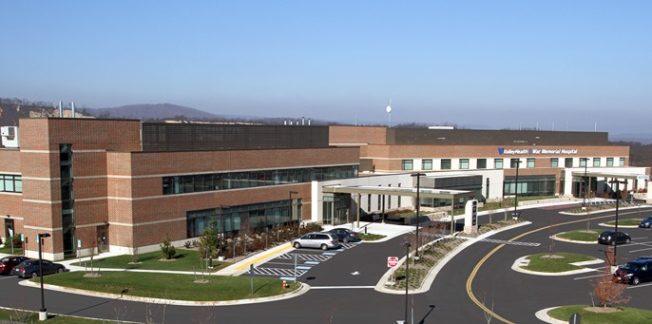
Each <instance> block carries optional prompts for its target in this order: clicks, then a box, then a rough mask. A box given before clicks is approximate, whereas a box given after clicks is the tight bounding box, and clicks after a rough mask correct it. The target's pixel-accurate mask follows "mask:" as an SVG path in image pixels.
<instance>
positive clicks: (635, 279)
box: [614, 259, 652, 285]
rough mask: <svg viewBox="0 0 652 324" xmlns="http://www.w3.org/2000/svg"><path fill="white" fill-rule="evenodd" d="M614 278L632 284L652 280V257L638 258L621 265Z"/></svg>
mask: <svg viewBox="0 0 652 324" xmlns="http://www.w3.org/2000/svg"><path fill="white" fill-rule="evenodd" d="M614 279H615V280H616V281H619V282H622V283H628V284H630V285H638V284H639V283H641V282H645V281H650V280H652V259H642V260H641V259H636V260H634V261H631V262H627V264H625V265H622V266H619V267H618V270H616V272H615V273H614Z"/></svg>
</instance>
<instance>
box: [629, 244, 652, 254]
mask: <svg viewBox="0 0 652 324" xmlns="http://www.w3.org/2000/svg"><path fill="white" fill-rule="evenodd" d="M648 246H649V245H648ZM647 250H652V247H649V248H647V249H638V250H632V251H629V253H636V252H641V251H647Z"/></svg>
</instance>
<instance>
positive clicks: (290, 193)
mask: <svg viewBox="0 0 652 324" xmlns="http://www.w3.org/2000/svg"><path fill="white" fill-rule="evenodd" d="M288 193H289V196H290V199H289V200H288V215H289V216H290V221H292V195H297V194H299V193H298V192H296V191H292V190H290V191H289V192H288ZM300 235H301V219H299V220H298V222H297V237H299V236H300Z"/></svg>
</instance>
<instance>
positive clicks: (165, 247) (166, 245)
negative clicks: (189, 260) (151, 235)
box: [161, 236, 177, 260]
mask: <svg viewBox="0 0 652 324" xmlns="http://www.w3.org/2000/svg"><path fill="white" fill-rule="evenodd" d="M161 252H163V256H164V257H165V259H167V260H170V259H172V258H174V255H175V254H177V250H176V249H175V248H174V246H173V245H172V243H171V242H170V237H168V236H166V237H165V239H164V240H163V242H162V243H161Z"/></svg>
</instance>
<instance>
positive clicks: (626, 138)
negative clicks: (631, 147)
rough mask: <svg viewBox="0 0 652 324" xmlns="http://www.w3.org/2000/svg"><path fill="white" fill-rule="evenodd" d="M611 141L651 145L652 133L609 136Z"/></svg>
mask: <svg viewBox="0 0 652 324" xmlns="http://www.w3.org/2000/svg"><path fill="white" fill-rule="evenodd" d="M609 139H610V140H611V141H621V142H639V143H641V144H652V133H624V134H609Z"/></svg>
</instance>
